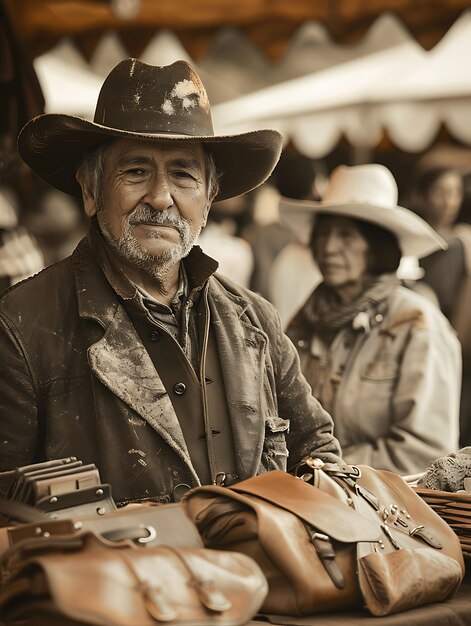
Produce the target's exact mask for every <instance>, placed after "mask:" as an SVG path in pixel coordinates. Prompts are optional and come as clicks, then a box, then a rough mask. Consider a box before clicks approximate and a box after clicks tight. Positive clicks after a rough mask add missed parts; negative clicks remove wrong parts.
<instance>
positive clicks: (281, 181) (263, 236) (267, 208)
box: [243, 149, 315, 311]
mask: <svg viewBox="0 0 471 626" xmlns="http://www.w3.org/2000/svg"><path fill="white" fill-rule="evenodd" d="M314 181H315V170H314V165H313V162H312V160H311V159H309V158H308V157H305V156H304V155H302V154H299V153H298V152H295V151H294V150H291V149H285V150H284V151H283V152H282V154H281V157H280V160H279V161H278V163H277V166H276V168H275V170H274V171H273V173H272V175H271V176H270V178H269V180H268V183H265V186H264V188H261V190H260V192H259V196H258V201H257V203H256V210H255V212H254V220H253V222H252V224H251V225H249V226H247V227H246V228H245V229H244V231H243V236H244V237H245V239H246V240H247V241H248V242H249V243H250V245H251V246H252V252H253V256H254V269H253V273H252V277H251V281H250V288H251V289H253V290H254V291H256V292H258V293H260V294H261V295H262V296H263V297H265V298H267V299H268V300H270V302H273V303H274V304H275V306H276V307H277V309H278V310H279V311H281V310H282V308H283V304H284V302H285V301H286V298H288V299H289V295H286V296H285V295H284V293H285V292H284V287H285V286H286V283H285V282H283V284H282V285H281V286H279V288H277V289H276V290H273V289H272V287H271V284H270V283H271V279H270V274H271V270H272V266H273V263H274V261H275V259H276V258H277V257H278V255H279V254H280V252H281V251H282V250H283V249H285V248H286V246H288V245H289V244H290V243H292V242H294V241H295V237H294V235H293V233H291V231H289V230H288V229H286V228H285V227H284V226H283V224H281V223H280V220H279V210H278V203H279V198H280V196H287V197H289V198H298V199H300V198H303V199H304V198H313V197H314ZM257 209H258V210H257ZM258 213H260V214H261V216H260V217H262V218H263V221H262V220H261V219H258V217H257V214H258ZM269 215H270V217H269V218H268V217H267V216H269ZM265 220H266V221H265ZM296 267H297V263H296ZM275 301H276V302H275Z"/></svg>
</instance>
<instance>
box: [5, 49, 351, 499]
mask: <svg viewBox="0 0 471 626" xmlns="http://www.w3.org/2000/svg"><path fill="white" fill-rule="evenodd" d="M18 145H19V151H20V154H21V156H22V158H23V160H24V161H25V162H26V163H27V164H28V165H29V166H30V167H31V168H32V169H33V170H34V171H35V172H36V173H38V174H39V175H40V176H41V177H42V178H44V179H45V180H46V181H48V182H49V183H50V184H52V185H53V186H55V187H57V188H58V189H60V190H62V191H65V192H67V193H70V194H72V195H76V196H78V195H80V194H81V195H82V198H83V204H84V208H85V211H86V213H87V215H88V216H90V218H91V227H90V231H89V234H88V236H87V237H86V238H85V239H84V240H83V241H82V242H81V243H80V244H79V245H78V247H77V249H76V250H75V252H74V253H73V254H72V256H71V257H70V258H67V259H65V260H64V261H61V262H59V263H56V264H54V265H52V266H50V267H48V268H47V269H46V270H44V271H42V272H41V273H40V274H38V275H36V276H35V277H33V278H31V279H29V280H27V281H25V282H23V283H21V284H20V285H19V286H17V287H15V288H13V289H10V290H9V291H7V292H6V293H5V294H4V295H3V297H2V299H1V302H0V353H1V354H2V373H1V378H0V446H1V448H0V449H1V453H0V462H1V467H2V469H9V468H12V467H15V466H19V465H22V464H27V463H31V462H35V461H41V460H45V459H53V458H60V457H65V456H70V455H73V456H76V457H78V458H80V459H82V460H83V461H84V462H93V463H95V464H96V465H97V467H98V468H99V469H100V472H101V476H102V479H103V480H104V482H108V483H110V484H111V485H112V487H113V491H114V496H115V500H116V501H118V502H119V503H127V502H136V501H146V500H149V501H157V502H169V501H171V500H178V499H180V498H181V496H182V495H183V494H184V493H185V491H187V490H188V489H189V488H191V487H193V486H196V485H199V484H205V483H216V484H231V483H233V482H235V481H238V480H242V479H245V478H248V477H250V476H253V475H255V474H257V473H261V472H264V471H267V470H271V469H286V468H287V466H289V465H294V464H296V463H297V462H299V461H300V460H301V459H302V458H303V457H305V456H306V455H310V454H313V455H315V456H318V457H320V458H322V459H324V460H327V461H338V460H339V457H338V455H339V454H340V451H339V446H338V443H337V441H336V439H334V437H333V435H332V421H331V418H330V417H329V415H328V414H327V413H326V412H325V411H324V410H323V409H322V408H321V406H320V404H319V403H318V402H317V401H316V400H315V399H313V398H312V397H311V393H310V388H309V386H308V385H307V383H306V381H305V380H304V378H303V377H302V375H301V374H300V369H299V361H298V357H297V356H296V351H295V349H294V347H293V346H292V345H291V343H290V342H289V340H288V339H287V338H286V336H285V335H283V334H282V332H281V330H280V324H279V320H278V316H277V314H276V312H275V310H274V309H273V307H272V306H271V305H270V304H269V303H267V302H266V301H265V300H263V299H262V298H261V297H259V296H257V295H256V294H254V293H251V292H249V291H247V290H246V289H243V288H241V287H238V286H237V285H235V284H233V283H231V282H229V281H228V280H227V279H225V278H224V277H223V276H220V275H218V274H215V271H216V269H217V263H216V261H214V260H213V259H211V258H209V257H208V256H206V255H205V254H203V252H202V250H201V249H200V248H199V247H198V246H195V245H194V243H195V240H196V239H197V237H198V235H199V233H200V231H201V229H202V228H203V226H204V225H205V223H206V218H207V215H208V211H209V209H210V205H211V202H212V201H213V200H214V199H216V200H220V199H224V198H229V197H233V196H236V195H238V194H241V193H244V192H246V191H248V190H250V189H253V188H255V187H256V186H258V185H259V184H261V183H262V182H263V181H264V180H265V179H266V178H267V177H268V176H269V174H270V172H271V171H272V169H273V167H274V165H275V163H276V161H277V159H278V157H279V153H280V149H281V137H280V136H279V134H278V133H276V132H275V131H271V130H264V131H255V132H249V133H245V134H239V135H232V136H215V135H214V132H213V128H212V122H211V115H210V109H209V103H208V99H207V96H206V92H205V90H204V87H203V85H202V84H201V81H200V79H199V77H198V76H197V74H196V73H195V71H194V70H193V69H192V68H191V66H190V65H188V64H187V63H186V62H183V61H178V62H176V63H174V64H172V65H169V66H164V67H153V66H150V65H147V64H144V63H141V62H139V61H137V60H135V59H128V60H125V61H122V62H121V63H120V64H118V65H117V66H116V67H115V68H114V69H113V70H112V71H111V73H110V74H109V76H108V77H107V78H106V80H105V82H104V84H103V87H102V90H101V92H100V95H99V99H98V103H97V108H96V113H95V118H94V121H93V122H90V121H86V120H82V119H80V118H77V117H70V116H66V115H53V114H49V115H42V116H40V117H38V118H35V119H33V120H32V121H31V122H29V123H28V124H27V125H26V126H25V128H24V129H23V130H22V132H21V134H20V137H19V144H18ZM288 453H289V455H290V459H289V463H288V461H287V457H288Z"/></svg>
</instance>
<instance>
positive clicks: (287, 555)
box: [184, 464, 464, 615]
mask: <svg viewBox="0 0 471 626" xmlns="http://www.w3.org/2000/svg"><path fill="white" fill-rule="evenodd" d="M319 467H320V464H319ZM300 478H301V479H299V478H296V477H294V476H291V475H290V474H287V473H284V472H280V471H273V472H269V473H267V474H263V475H261V476H257V477H255V478H251V479H249V480H246V481H243V482H241V483H238V484H237V485H234V486H232V487H230V488H224V487H198V488H196V489H194V490H193V491H191V492H189V494H187V496H186V497H185V500H184V501H185V502H186V504H187V507H188V511H189V514H190V516H191V517H192V518H193V519H194V521H195V523H196V525H197V526H198V528H199V530H200V533H201V534H202V536H203V539H204V541H205V544H206V545H207V546H210V547H212V548H217V549H224V550H238V551H240V552H243V553H244V554H246V555H249V556H251V557H252V558H254V560H255V561H256V562H257V563H258V564H259V565H260V567H261V568H262V571H263V572H264V574H265V576H266V577H267V580H268V584H269V593H268V595H267V598H266V600H265V602H264V604H263V606H262V611H263V612H265V613H275V614H285V615H309V614H314V613H319V612H325V611H336V612H337V611H340V610H342V609H344V610H350V609H354V608H360V607H363V606H366V607H367V608H368V610H369V611H370V612H371V613H372V614H374V615H387V614H391V613H395V612H398V611H402V610H405V609H409V608H412V607H416V606H420V605H422V604H425V603H428V602H435V601H440V600H446V599H448V598H450V597H451V596H452V595H453V594H454V593H455V591H456V590H457V588H458V586H459V584H460V581H461V579H462V576H463V573H464V564H463V558H462V554H461V549H460V545H459V541H458V538H457V537H456V535H455V534H454V533H453V531H452V530H451V529H450V527H449V526H448V525H447V524H446V523H445V522H443V520H442V519H440V518H439V517H438V515H436V514H435V513H434V511H432V509H430V507H428V506H427V505H426V504H425V503H424V502H423V500H422V499H421V498H420V497H419V496H417V495H416V494H415V493H414V492H413V490H412V489H411V488H410V487H409V486H408V485H407V484H406V483H405V482H404V481H403V480H402V479H401V478H400V477H399V476H397V475H396V474H393V473H391V472H379V471H376V470H374V469H372V468H370V467H364V466H363V467H361V468H357V467H351V466H338V465H330V466H328V465H325V466H324V468H323V469H319V468H318V467H315V466H314V467H309V466H305V467H304V468H303V470H302V475H301V476H300ZM307 481H308V482H310V483H311V484H308V482H307Z"/></svg>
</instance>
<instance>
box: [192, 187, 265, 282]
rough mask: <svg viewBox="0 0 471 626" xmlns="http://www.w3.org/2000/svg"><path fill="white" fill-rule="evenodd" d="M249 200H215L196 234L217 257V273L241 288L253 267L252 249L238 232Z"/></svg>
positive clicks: (213, 255) (245, 198) (246, 212)
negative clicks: (198, 234) (202, 226)
mask: <svg viewBox="0 0 471 626" xmlns="http://www.w3.org/2000/svg"><path fill="white" fill-rule="evenodd" d="M249 202H250V200H249V198H248V197H247V195H242V196H237V197H235V198H228V199H227V200H222V201H221V202H215V203H214V204H213V206H212V208H211V211H210V213H209V214H208V221H207V222H206V226H205V227H204V228H203V230H202V231H201V233H200V236H199V237H198V245H200V246H201V247H202V249H203V250H204V251H205V252H206V254H209V255H210V256H212V257H214V258H215V259H217V260H218V263H219V268H218V271H219V273H220V274H224V276H227V277H228V278H230V279H231V280H233V281H234V282H236V283H238V284H239V285H242V286H243V287H248V286H249V284H250V278H251V276H252V272H253V268H254V255H253V252H252V248H251V246H250V244H249V243H248V242H247V241H246V240H245V239H243V238H242V237H241V236H240V235H239V232H240V230H241V227H242V225H243V224H244V222H245V220H246V217H245V216H246V215H248V213H249V212H250V208H249Z"/></svg>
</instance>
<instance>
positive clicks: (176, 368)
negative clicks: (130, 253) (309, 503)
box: [123, 294, 236, 484]
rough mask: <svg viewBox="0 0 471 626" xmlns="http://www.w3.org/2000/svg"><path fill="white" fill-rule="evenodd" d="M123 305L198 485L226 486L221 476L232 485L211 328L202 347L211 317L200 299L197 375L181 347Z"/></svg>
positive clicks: (227, 424)
mask: <svg viewBox="0 0 471 626" xmlns="http://www.w3.org/2000/svg"><path fill="white" fill-rule="evenodd" d="M123 305H124V307H125V309H126V311H127V313H128V315H129V317H130V319H131V321H132V323H133V324H134V327H135V328H136V330H137V333H138V334H139V337H140V338H141V341H142V343H143V344H144V346H145V348H146V350H147V352H148V353H149V356H150V358H151V359H152V362H153V364H154V367H155V369H156V370H157V372H158V374H159V376H160V378H161V380H162V383H163V385H164V387H165V389H166V390H167V393H168V394H169V397H170V400H171V402H172V405H173V408H174V409H175V413H176V415H177V418H178V420H179V422H180V426H181V429H182V432H183V436H184V438H185V441H186V444H187V447H188V452H189V455H190V458H191V460H192V463H193V466H194V468H195V470H196V473H197V474H198V476H199V478H200V481H201V483H202V484H211V483H212V482H218V483H224V480H222V479H223V478H224V475H227V480H226V481H225V484H230V483H231V482H235V480H236V465H235V451H234V441H233V436H232V425H231V421H230V416H229V411H228V407H227V401H226V395H225V391H224V380H223V376H222V371H221V364H220V359H219V352H218V348H217V342H216V338H215V335H214V330H213V329H212V328H211V323H209V335H208V336H207V339H206V341H205V325H206V317H207V316H209V315H210V313H209V307H208V306H207V305H206V303H205V297H204V294H202V295H201V297H200V298H199V299H198V304H197V306H196V310H194V311H193V312H192V314H193V315H195V316H196V318H195V319H196V324H197V335H198V352H199V354H200V355H201V354H203V353H204V348H205V347H206V358H205V368H204V372H201V366H200V371H199V372H195V370H194V368H193V366H192V365H191V363H190V361H189V360H188V358H187V357H186V355H185V353H184V352H183V350H182V348H181V346H180V345H179V343H178V342H177V341H176V340H175V339H174V338H173V337H172V335H171V334H170V333H169V332H167V331H166V330H165V327H164V326H163V325H162V324H160V323H159V322H158V321H157V320H155V319H154V318H153V317H152V316H151V315H150V313H148V312H146V311H145V310H143V309H142V308H141V307H140V306H138V305H137V304H136V302H135V301H129V300H128V301H124V302H123ZM205 405H206V408H205ZM205 415H206V422H205ZM208 434H210V436H209V438H208ZM208 441H209V446H208ZM209 455H211V457H212V462H210V460H209ZM211 466H212V467H211ZM211 470H212V471H211Z"/></svg>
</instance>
